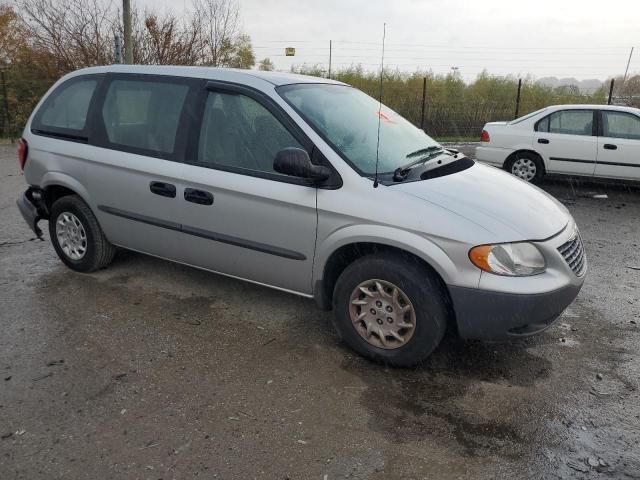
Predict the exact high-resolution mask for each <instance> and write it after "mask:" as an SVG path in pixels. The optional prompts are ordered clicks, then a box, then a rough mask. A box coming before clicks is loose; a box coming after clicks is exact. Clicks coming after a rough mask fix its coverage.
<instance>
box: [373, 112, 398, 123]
mask: <svg viewBox="0 0 640 480" xmlns="http://www.w3.org/2000/svg"><path fill="white" fill-rule="evenodd" d="M376 115H378V117H380V120H382V121H383V122H384V123H396V122H394V121H393V120H391V119H390V118H389V117H388V116H387V115H385V113H384V112H380V111H378V112H376Z"/></svg>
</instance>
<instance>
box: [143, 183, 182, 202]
mask: <svg viewBox="0 0 640 480" xmlns="http://www.w3.org/2000/svg"><path fill="white" fill-rule="evenodd" d="M149 190H151V193H155V194H156V195H160V196H161V197H169V198H176V186H175V185H172V184H170V183H164V182H151V183H150V184H149Z"/></svg>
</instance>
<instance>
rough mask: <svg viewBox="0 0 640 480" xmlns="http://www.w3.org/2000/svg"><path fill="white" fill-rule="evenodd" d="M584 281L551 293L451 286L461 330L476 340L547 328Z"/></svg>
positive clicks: (465, 335)
mask: <svg viewBox="0 0 640 480" xmlns="http://www.w3.org/2000/svg"><path fill="white" fill-rule="evenodd" d="M581 288H582V284H579V285H573V284H572V285H568V286H566V287H564V288H560V289H558V290H554V291H552V292H548V293H538V294H530V295H524V294H515V293H503V292H491V291H486V290H480V289H475V288H464V287H454V286H450V287H449V293H450V295H451V300H452V301H453V306H454V309H455V313H456V320H457V324H458V333H459V334H460V336H461V337H462V338H466V339H473V340H496V341H501V340H508V339H510V338H515V337H526V336H529V335H534V334H536V333H540V332H542V331H543V330H545V329H547V328H548V327H549V326H551V324H552V323H553V322H554V321H555V320H556V319H557V318H558V317H559V316H560V314H561V313H562V312H563V311H564V309H565V308H567V307H568V306H569V305H570V304H571V302H573V300H574V299H575V298H576V296H577V295H578V292H580V289H581Z"/></svg>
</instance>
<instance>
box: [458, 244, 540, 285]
mask: <svg viewBox="0 0 640 480" xmlns="http://www.w3.org/2000/svg"><path fill="white" fill-rule="evenodd" d="M469 259H470V260H471V262H472V263H473V264H474V265H475V266H476V267H478V268H480V269H481V270H484V271H485V272H489V273H495V274H496V275H506V276H510V277H527V276H530V275H538V274H539V273H542V272H544V270H545V267H546V264H545V261H544V257H543V256H542V254H541V253H540V250H538V248H537V247H536V246H535V245H533V244H532V243H527V242H522V243H500V244H496V245H480V246H477V247H473V248H472V249H471V250H469Z"/></svg>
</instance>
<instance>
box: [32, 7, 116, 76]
mask: <svg viewBox="0 0 640 480" xmlns="http://www.w3.org/2000/svg"><path fill="white" fill-rule="evenodd" d="M20 11H21V12H22V19H23V25H24V28H25V30H26V32H27V36H28V38H29V43H30V46H31V48H32V49H33V50H34V51H35V52H38V53H40V54H41V56H42V57H43V58H45V59H46V60H47V61H48V62H49V63H50V66H51V68H53V69H55V70H57V71H58V74H63V73H66V72H69V71H71V70H76V69H78V68H81V67H86V66H90V65H104V64H106V63H111V61H112V51H113V25H114V21H113V20H114V15H113V13H114V10H113V8H112V5H111V2H108V1H107V2H103V1H101V0H22V2H21V9H20Z"/></svg>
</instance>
